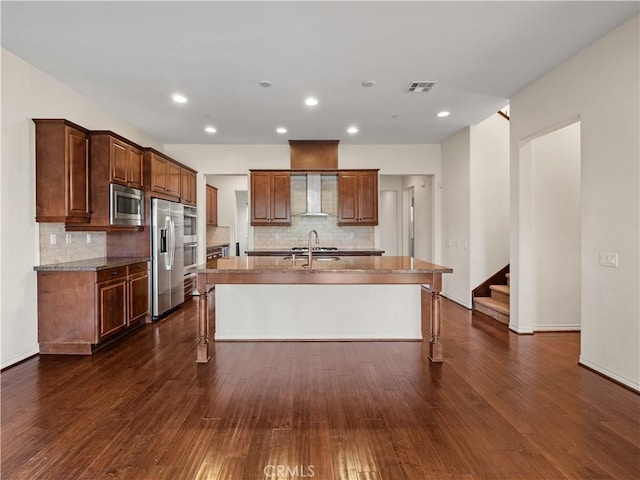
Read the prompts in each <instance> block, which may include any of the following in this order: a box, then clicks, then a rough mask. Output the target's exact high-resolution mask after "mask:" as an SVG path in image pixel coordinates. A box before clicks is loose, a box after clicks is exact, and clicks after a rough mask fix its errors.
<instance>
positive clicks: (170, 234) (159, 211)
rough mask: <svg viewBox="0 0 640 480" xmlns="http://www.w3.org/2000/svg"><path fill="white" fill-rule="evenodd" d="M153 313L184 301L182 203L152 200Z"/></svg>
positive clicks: (166, 309)
mask: <svg viewBox="0 0 640 480" xmlns="http://www.w3.org/2000/svg"><path fill="white" fill-rule="evenodd" d="M151 255H152V257H153V258H152V262H151V263H152V267H151V270H152V272H151V273H152V276H153V281H152V288H153V295H152V305H151V308H152V316H153V319H154V320H157V319H159V318H161V317H162V316H163V315H164V314H166V313H167V312H169V311H170V310H172V309H173V308H175V307H177V306H178V305H180V304H182V303H183V302H184V206H183V205H182V204H180V203H176V202H169V201H167V200H160V199H159V198H154V199H152V201H151Z"/></svg>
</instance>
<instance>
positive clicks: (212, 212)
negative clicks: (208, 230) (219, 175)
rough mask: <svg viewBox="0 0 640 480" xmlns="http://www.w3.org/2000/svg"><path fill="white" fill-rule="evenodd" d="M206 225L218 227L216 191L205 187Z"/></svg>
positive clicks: (210, 187) (208, 186)
mask: <svg viewBox="0 0 640 480" xmlns="http://www.w3.org/2000/svg"><path fill="white" fill-rule="evenodd" d="M207 225H215V226H217V225H218V190H217V189H216V188H215V187H212V186H210V185H207Z"/></svg>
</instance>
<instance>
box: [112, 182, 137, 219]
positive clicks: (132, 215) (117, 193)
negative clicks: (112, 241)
mask: <svg viewBox="0 0 640 480" xmlns="http://www.w3.org/2000/svg"><path fill="white" fill-rule="evenodd" d="M109 199H110V200H109V222H110V223H111V225H121V226H128V227H141V226H143V225H144V192H143V191H142V190H138V189H137V188H130V187H125V186H122V185H118V184H115V183H111V184H109Z"/></svg>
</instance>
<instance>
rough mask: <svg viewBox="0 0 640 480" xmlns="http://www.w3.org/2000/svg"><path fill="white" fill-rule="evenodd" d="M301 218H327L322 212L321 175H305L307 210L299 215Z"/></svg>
mask: <svg viewBox="0 0 640 480" xmlns="http://www.w3.org/2000/svg"><path fill="white" fill-rule="evenodd" d="M300 216H301V217H328V216H329V214H327V213H324V212H323V211H322V175H320V174H319V173H308V174H307V210H306V211H305V212H304V213H301V214H300Z"/></svg>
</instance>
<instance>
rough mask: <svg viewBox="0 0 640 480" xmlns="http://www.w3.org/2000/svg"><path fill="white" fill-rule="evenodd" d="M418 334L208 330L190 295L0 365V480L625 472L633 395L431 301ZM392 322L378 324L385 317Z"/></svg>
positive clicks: (468, 478)
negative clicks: (436, 337) (431, 333)
mask: <svg viewBox="0 0 640 480" xmlns="http://www.w3.org/2000/svg"><path fill="white" fill-rule="evenodd" d="M442 313H443V343H444V347H445V350H444V353H445V361H444V363H443V364H439V365H430V364H429V363H428V362H427V360H425V358H426V354H427V351H428V344H427V343H420V342H317V343H316V342H220V343H217V344H216V345H215V348H214V355H213V358H212V359H211V361H210V363H209V364H206V365H197V364H196V363H195V343H196V338H195V332H196V302H195V301H193V302H190V303H189V304H188V305H186V306H185V307H184V308H182V309H181V310H179V311H178V312H177V313H175V314H173V315H172V316H170V317H168V318H166V319H165V320H163V321H161V322H160V323H158V324H154V325H146V326H145V327H144V328H142V329H140V330H138V331H137V332H135V333H134V334H133V335H132V336H131V337H129V338H127V339H125V340H123V341H121V342H120V343H119V344H117V345H114V346H113V347H111V348H109V349H106V350H103V351H101V352H99V353H98V354H96V355H94V356H92V357H77V356H40V357H36V358H34V359H31V360H28V361H26V362H24V363H22V364H19V365H17V366H15V367H12V368H10V369H8V370H6V371H5V372H3V373H2V464H1V468H2V472H1V473H2V479H3V480H7V479H25V480H26V479H29V480H32V479H45V480H49V479H53V480H58V479H65V480H66V479H69V480H80V479H87V480H88V479H91V480H95V479H103V478H110V479H111V478H119V479H143V480H146V479H171V480H191V479H202V480H204V479H209V480H213V479H220V480H227V479H229V480H253V479H269V478H274V479H282V478H291V479H295V478H304V479H309V478H313V479H318V480H325V479H327V480H328V479H350V480H365V479H369V480H380V479H385V480H395V479H412V480H426V479H438V480H440V479H462V480H476V479H563V478H571V479H581V480H582V479H611V478H614V479H623V480H631V479H637V478H640V396H639V395H637V394H635V393H633V392H631V391H629V390H627V389H625V388H623V387H621V386H619V385H616V384H615V383H613V382H611V381H608V380H607V379H605V378H602V377H600V376H599V375H597V374H595V373H593V372H591V371H589V370H587V369H584V368H581V367H579V366H578V365H577V359H578V353H579V334H576V333H553V334H551V333H549V334H537V335H535V336H517V335H515V334H513V333H510V332H509V331H507V330H506V329H505V328H504V327H503V326H501V325H498V324H494V323H491V322H490V321H489V320H485V319H484V318H485V317H481V316H480V315H478V316H476V315H475V314H472V313H471V312H469V311H467V310H465V309H463V308H461V307H459V306H457V305H455V304H453V303H451V302H448V301H446V300H445V301H444V302H443V305H442ZM390 321H393V319H390Z"/></svg>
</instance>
